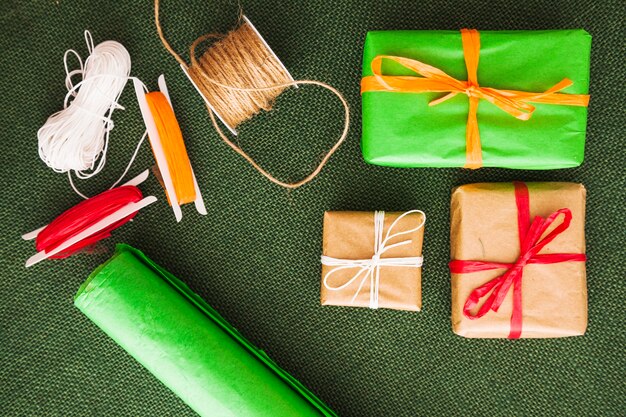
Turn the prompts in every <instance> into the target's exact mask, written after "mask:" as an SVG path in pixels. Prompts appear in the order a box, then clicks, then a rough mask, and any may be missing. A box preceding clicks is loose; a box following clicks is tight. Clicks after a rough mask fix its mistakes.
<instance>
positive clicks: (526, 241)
mask: <svg viewBox="0 0 626 417" xmlns="http://www.w3.org/2000/svg"><path fill="white" fill-rule="evenodd" d="M513 184H514V186H515V203H516V205H517V226H518V234H519V242H520V255H519V256H518V258H517V260H516V261H515V263H512V264H510V263H500V262H489V261H464V260H453V261H452V262H450V272H452V273H453V274H464V273H472V272H479V271H488V270H492V269H506V271H505V272H504V273H503V274H502V275H500V276H498V277H496V278H494V279H492V280H491V281H488V282H486V283H485V284H483V285H481V286H480V287H478V288H476V289H474V291H472V292H471V294H470V295H469V296H468V297H467V300H466V301H465V305H464V306H463V314H464V315H465V317H467V318H468V319H471V320H474V319H478V318H480V317H482V316H484V315H485V314H487V313H488V312H489V310H491V311H494V312H497V311H498V309H499V308H500V306H501V305H502V302H503V301H504V299H505V298H506V295H507V293H508V292H509V290H510V289H511V286H512V287H513V312H512V313H511V330H510V331H509V336H508V338H509V339H519V338H520V336H521V334H522V275H523V272H524V267H525V266H526V265H528V264H554V263H560V262H585V261H586V260H587V257H586V256H585V254H583V253H550V254H543V255H542V254H539V252H540V251H541V250H542V249H543V248H544V247H545V246H546V245H547V244H548V243H550V242H552V241H553V240H554V239H555V238H556V237H557V236H558V235H560V234H561V233H563V232H564V231H565V230H567V228H568V227H569V225H570V222H571V221H572V212H571V211H570V210H569V209H567V208H564V209H560V210H557V211H555V212H554V213H552V214H551V215H550V216H548V217H547V218H545V219H544V218H542V217H540V216H535V217H534V218H533V220H532V222H531V221H530V198H529V193H528V187H527V186H526V184H525V183H523V182H515V183H513ZM561 218H562V221H561V222H560V223H558V220H559V219H561ZM553 224H556V226H555V227H554V228H553V230H552V231H550V233H546V232H547V231H548V230H549V229H550V227H551V226H552V225H553ZM490 292H491V295H489V297H488V298H487V300H485V302H484V303H483V305H482V306H481V307H480V308H479V309H478V311H477V312H476V313H475V314H472V313H471V310H472V309H473V308H474V307H476V306H477V305H478V303H479V302H480V299H481V298H483V297H485V296H486V295H488V294H489V293H490Z"/></svg>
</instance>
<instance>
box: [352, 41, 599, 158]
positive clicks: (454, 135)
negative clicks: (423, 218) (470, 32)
mask: <svg viewBox="0 0 626 417" xmlns="http://www.w3.org/2000/svg"><path fill="white" fill-rule="evenodd" d="M590 49H591V36H590V35H589V34H588V33H587V32H585V31H584V30H551V31H499V32H496V31H481V32H480V61H479V65H478V82H479V84H480V85H481V86H483V87H491V88H497V89H505V90H521V91H530V92H537V93H539V92H543V91H545V90H547V89H548V88H550V87H552V86H553V85H555V84H556V83H558V82H559V81H561V80H562V79H563V78H569V79H570V80H572V81H573V82H574V84H573V85H572V86H570V87H568V88H566V89H565V90H563V91H562V92H563V93H569V94H587V93H588V86H589V55H590ZM377 55H395V56H401V57H405V58H410V59H415V60H418V61H421V62H424V63H425V64H428V65H431V66H434V67H437V68H439V69H441V70H442V71H444V72H446V73H447V74H449V75H451V76H452V77H454V78H456V79H458V80H467V79H468V78H467V70H466V67H465V60H464V55H463V47H462V43H461V34H460V32H457V31H385V32H369V33H368V34H367V38H366V40H365V46H364V53H363V76H364V77H365V76H370V75H372V69H371V61H372V59H373V58H374V57H375V56H377ZM382 69H383V74H385V75H409V76H412V75H415V73H413V72H411V71H409V70H407V69H406V68H403V67H402V66H400V65H398V64H396V63H393V62H384V63H383V68H382ZM443 95H444V94H442V93H399V92H388V91H368V92H365V93H363V94H362V111H363V136H362V144H361V145H362V151H363V157H364V158H365V160H366V161H367V162H369V163H372V164H377V165H386V166H394V167H460V166H463V165H464V164H465V130H466V123H467V115H468V111H469V100H468V97H467V96H466V95H464V94H458V95H457V96H456V97H454V98H452V99H450V100H448V101H446V102H444V103H441V104H438V105H437V106H428V103H429V102H430V101H431V100H433V99H436V98H439V97H441V96H443ZM532 104H533V105H534V106H535V107H536V110H535V112H534V113H533V115H532V117H531V118H530V120H527V121H521V120H518V119H516V118H515V117H513V116H511V115H510V114H508V113H506V112H504V111H502V110H501V109H499V108H497V107H496V106H494V105H493V104H491V103H489V102H487V101H485V100H480V103H479V107H478V126H479V130H480V138H481V142H482V157H483V166H485V167H504V168H517V169H556V168H567V167H574V166H578V165H580V164H581V163H582V161H583V154H584V144H585V130H586V124H587V108H586V107H579V106H568V105H555V104H540V103H532Z"/></svg>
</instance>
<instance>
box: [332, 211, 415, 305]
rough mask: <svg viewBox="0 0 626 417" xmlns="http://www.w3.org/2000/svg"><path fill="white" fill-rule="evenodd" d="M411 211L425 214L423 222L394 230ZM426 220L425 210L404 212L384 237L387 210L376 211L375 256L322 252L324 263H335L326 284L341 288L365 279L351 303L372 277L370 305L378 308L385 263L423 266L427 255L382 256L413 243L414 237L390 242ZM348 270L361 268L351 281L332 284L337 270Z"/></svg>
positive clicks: (411, 266) (396, 265) (399, 265)
mask: <svg viewBox="0 0 626 417" xmlns="http://www.w3.org/2000/svg"><path fill="white" fill-rule="evenodd" d="M411 213H421V215H422V221H421V222H420V223H419V225H418V226H417V227H414V228H413V229H409V230H405V231H402V232H398V233H393V234H392V233H391V232H392V230H393V228H394V227H395V226H396V225H397V224H398V222H399V221H400V220H401V219H402V218H404V217H405V216H407V215H409V214H411ZM425 222H426V215H425V214H424V212H423V211H421V210H410V211H407V212H405V213H403V214H402V215H400V216H399V217H398V218H397V219H396V220H395V221H394V222H393V223H392V224H391V226H389V229H388V230H387V234H386V235H385V237H384V239H383V229H384V227H385V212H384V211H376V212H374V255H373V256H372V257H371V258H370V259H340V258H333V257H330V256H326V255H322V264H323V265H326V266H333V267H335V268H333V269H332V270H330V271H329V272H328V273H327V274H326V275H325V276H324V280H323V285H324V287H326V289H328V290H330V291H339V290H342V289H344V288H346V287H348V286H350V285H351V284H352V283H353V282H355V281H357V280H358V279H359V278H361V282H360V283H359V286H358V288H357V290H356V292H355V293H354V296H353V297H352V300H351V303H354V300H356V298H357V297H358V295H359V294H360V293H361V290H362V289H363V285H365V282H367V280H368V279H369V281H370V304H369V307H370V308H372V309H377V308H378V293H379V288H380V268H381V267H384V266H393V267H406V268H419V267H421V266H422V263H423V261H424V258H423V257H421V256H410V257H404V258H383V257H382V255H383V254H384V253H385V252H387V251H388V250H389V249H392V248H395V247H398V246H403V245H408V244H410V243H411V242H412V240H411V239H408V240H403V241H401V242H397V243H393V244H389V241H390V240H392V239H394V238H396V237H398V236H401V235H405V234H409V233H413V232H415V231H417V230H419V229H421V228H422V227H423V226H424V223H425ZM344 269H358V271H357V272H356V273H355V274H354V275H353V276H352V278H350V279H349V280H348V281H347V282H345V283H344V284H342V285H339V286H337V287H333V286H331V285H329V284H328V279H329V278H330V277H331V276H332V275H333V274H334V273H335V272H338V271H341V270H344Z"/></svg>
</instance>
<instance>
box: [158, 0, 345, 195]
mask: <svg viewBox="0 0 626 417" xmlns="http://www.w3.org/2000/svg"><path fill="white" fill-rule="evenodd" d="M154 18H155V23H156V29H157V33H158V35H159V38H160V39H161V42H162V43H163V46H164V47H165V49H167V51H168V52H169V53H170V54H171V55H172V56H173V57H174V58H175V59H176V61H178V63H179V64H180V65H181V66H182V67H183V68H184V69H185V70H186V71H187V72H188V74H189V76H190V78H191V79H192V80H193V82H194V83H195V84H196V86H197V88H198V89H199V90H200V92H201V94H202V95H203V96H204V97H205V98H206V99H207V101H208V102H210V103H211V104H212V105H213V106H214V108H215V112H217V113H218V114H219V115H220V116H221V117H222V119H223V121H224V122H225V123H226V124H227V125H229V126H231V127H233V128H234V127H236V126H238V125H239V124H241V123H242V122H244V121H246V120H248V119H250V118H251V117H253V116H254V115H255V114H257V113H258V112H259V111H260V110H266V111H268V110H270V109H271V108H272V104H273V102H274V100H275V99H276V97H278V96H279V95H280V94H281V93H282V92H283V91H284V90H285V89H286V88H288V87H292V86H298V85H305V84H311V85H318V86H320V87H323V88H325V89H327V90H329V91H330V92H332V93H333V94H334V95H336V96H337V98H339V101H340V102H341V104H342V105H343V107H344V110H345V119H344V128H343V131H342V133H341V136H340V137H339V139H338V140H337V142H335V144H334V145H333V146H332V147H331V148H330V150H329V151H328V152H327V153H326V154H325V155H324V157H323V158H322V160H321V162H320V163H319V165H318V166H317V167H316V168H315V169H314V170H313V171H312V172H311V173H310V174H309V175H307V176H306V177H305V178H304V179H302V180H300V181H297V182H284V181H281V180H279V179H277V178H276V177H274V176H273V175H272V174H270V173H269V172H268V171H266V170H265V169H264V168H262V167H261V166H260V165H259V164H258V163H257V162H256V161H255V160H254V159H253V158H252V157H251V156H250V155H248V154H247V153H246V152H244V151H243V149H241V148H240V147H239V146H237V145H236V144H235V143H233V142H232V141H231V140H230V139H229V138H228V136H226V134H225V133H224V132H223V130H222V129H221V128H220V126H219V125H218V123H217V120H216V118H215V114H214V112H213V110H212V109H211V107H210V106H209V105H208V104H207V110H208V111H209V116H210V117H211V122H212V123H213V126H214V128H215V130H216V131H217V133H218V135H219V136H220V138H221V139H222V140H223V141H224V142H225V143H226V144H227V145H228V146H230V147H231V148H232V149H233V150H234V151H235V152H237V153H238V154H239V155H241V156H242V157H243V158H244V159H245V160H246V161H248V163H249V164H250V165H252V166H253V167H254V168H255V169H256V170H257V171H258V172H259V173H261V174H262V175H263V176H265V177H266V178H267V179H268V180H270V181H271V182H273V183H275V184H278V185H280V186H282V187H285V188H291V189H293V188H298V187H300V186H302V185H304V184H306V183H308V182H310V181H311V180H313V179H314V178H315V177H317V175H318V174H319V173H320V172H321V171H322V169H323V168H324V166H325V165H326V163H327V162H328V160H329V159H330V157H331V156H332V155H333V153H335V151H336V150H337V149H338V148H339V147H340V146H341V144H342V143H343V142H344V141H345V139H346V137H347V136H348V130H349V127H350V108H349V106H348V102H347V101H346V99H345V98H344V97H343V95H342V94H341V93H340V92H339V91H337V90H336V89H335V88H334V87H332V86H330V85H328V84H326V83H323V82H321V81H316V80H297V81H294V80H293V79H292V78H291V77H290V75H289V73H288V72H287V71H286V70H285V68H284V67H283V65H282V64H281V63H280V61H278V59H277V58H276V57H275V56H274V54H273V53H272V51H271V50H269V48H268V47H267V45H266V44H265V43H264V42H263V40H262V39H260V37H259V36H258V35H257V33H256V32H255V30H254V29H253V28H252V27H251V26H250V25H249V24H248V23H246V22H244V23H243V24H241V25H240V26H239V27H238V28H237V29H235V30H233V31H231V32H230V33H228V34H227V35H222V34H206V35H203V36H201V37H199V38H198V39H196V40H195V41H194V42H193V43H192V44H191V46H190V51H189V55H190V59H191V65H187V63H186V62H185V61H184V60H183V59H182V58H181V56H180V55H179V54H178V53H176V51H175V50H174V49H173V48H172V46H171V45H170V44H169V42H168V41H167V40H166V38H165V35H164V34H163V28H162V27H161V23H160V16H159V0H155V1H154ZM208 39H218V41H217V42H216V43H215V44H213V45H212V46H211V47H210V48H208V49H207V50H206V51H205V52H204V54H202V56H201V57H200V59H199V60H198V59H196V48H197V46H198V45H199V44H200V43H202V42H204V41H206V40H208Z"/></svg>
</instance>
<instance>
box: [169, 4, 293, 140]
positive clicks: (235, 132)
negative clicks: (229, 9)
mask: <svg viewBox="0 0 626 417" xmlns="http://www.w3.org/2000/svg"><path fill="white" fill-rule="evenodd" d="M243 21H244V22H245V23H247V24H248V25H250V27H251V28H252V30H253V31H254V33H256V35H257V36H258V37H259V39H260V40H261V42H263V45H264V46H265V48H266V49H267V50H268V51H270V53H271V54H272V56H273V57H274V58H275V59H276V61H278V63H279V64H280V66H281V67H282V68H283V70H285V72H286V73H287V76H288V77H289V81H291V82H295V81H296V80H294V78H293V77H292V76H291V73H290V72H289V70H288V69H287V67H285V64H283V62H282V61H281V60H280V59H279V58H278V55H276V53H275V52H274V51H273V50H272V48H270V46H269V45H268V43H267V42H266V41H265V39H263V36H261V34H260V33H259V31H258V30H257V28H256V27H255V26H254V25H253V24H252V22H251V21H250V19H248V18H247V17H246V16H245V15H244V16H243ZM180 68H181V69H182V70H183V72H184V73H185V75H186V76H187V78H189V81H190V82H191V84H192V85H193V86H194V87H195V88H196V90H197V91H198V93H199V94H200V97H202V98H203V99H204V102H205V103H206V104H207V106H209V108H210V109H211V111H212V112H213V113H215V115H216V116H217V118H218V119H220V121H221V122H222V124H223V125H224V126H226V127H227V128H228V130H230V133H232V134H233V135H235V136H237V130H235V128H234V127H232V126H230V125H229V124H228V123H226V121H224V118H223V117H222V115H221V114H219V113H218V112H217V110H215V107H213V105H212V104H211V102H210V101H209V100H208V99H207V98H206V97H205V96H204V95H203V94H202V92H201V91H200V89H199V88H198V86H197V85H196V83H195V82H194V81H193V80H192V79H191V76H190V75H189V73H188V72H187V70H186V69H185V67H184V66H182V65H181V66H180ZM294 87H296V88H298V86H297V85H294Z"/></svg>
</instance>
